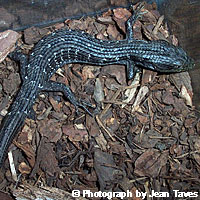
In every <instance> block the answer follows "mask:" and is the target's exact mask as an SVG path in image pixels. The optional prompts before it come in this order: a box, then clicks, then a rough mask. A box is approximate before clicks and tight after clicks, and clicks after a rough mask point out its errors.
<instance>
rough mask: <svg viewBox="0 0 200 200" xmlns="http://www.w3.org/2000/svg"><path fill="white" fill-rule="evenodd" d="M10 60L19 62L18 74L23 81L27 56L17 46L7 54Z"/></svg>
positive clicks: (25, 74)
mask: <svg viewBox="0 0 200 200" xmlns="http://www.w3.org/2000/svg"><path fill="white" fill-rule="evenodd" d="M8 56H9V57H10V58H11V59H12V60H14V61H17V62H19V63H20V75H21V78H22V80H23V81H25V79H26V76H27V73H26V66H27V65H28V56H27V55H25V54H23V53H22V52H21V50H20V48H19V47H17V48H16V50H15V51H13V52H11V53H9V55H8Z"/></svg>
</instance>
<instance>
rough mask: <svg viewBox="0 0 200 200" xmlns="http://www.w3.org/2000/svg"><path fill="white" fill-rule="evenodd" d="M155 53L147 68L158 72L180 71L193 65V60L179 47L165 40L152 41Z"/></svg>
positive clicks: (186, 69)
mask: <svg viewBox="0 0 200 200" xmlns="http://www.w3.org/2000/svg"><path fill="white" fill-rule="evenodd" d="M154 43H155V45H157V47H155V49H158V50H157V52H156V51H155V52H156V53H155V55H153V56H154V59H153V62H151V63H149V64H150V66H149V68H151V69H153V70H155V71H159V72H164V73H167V72H170V73H171V72H182V71H188V70H189V69H192V68H193V67H194V65H195V64H194V60H193V59H192V58H190V57H189V56H188V55H187V53H186V52H185V51H184V50H183V49H182V48H181V47H177V46H174V45H172V44H170V43H168V42H166V41H159V40H158V41H154Z"/></svg>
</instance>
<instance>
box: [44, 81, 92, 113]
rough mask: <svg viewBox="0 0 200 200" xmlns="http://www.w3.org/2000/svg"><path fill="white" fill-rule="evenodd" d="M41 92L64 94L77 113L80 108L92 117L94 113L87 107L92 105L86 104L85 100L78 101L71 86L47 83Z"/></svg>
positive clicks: (52, 82)
mask: <svg viewBox="0 0 200 200" xmlns="http://www.w3.org/2000/svg"><path fill="white" fill-rule="evenodd" d="M41 91H51V92H62V93H63V94H64V96H65V97H66V98H67V99H68V100H69V101H70V102H71V103H72V104H73V105H74V106H75V108H76V111H78V107H81V108H83V109H84V110H85V111H86V112H87V113H88V114H89V115H91V116H92V113H91V112H90V111H89V110H88V109H87V107H86V106H89V107H92V105H91V104H89V103H86V102H84V101H83V100H78V99H77V98H76V97H75V95H74V94H73V92H72V91H71V89H70V88H69V86H67V85H65V84H63V83H58V82H54V81H48V82H47V83H45V86H43V87H42V88H41Z"/></svg>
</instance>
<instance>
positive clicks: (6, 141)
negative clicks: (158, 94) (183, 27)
mask: <svg viewBox="0 0 200 200" xmlns="http://www.w3.org/2000/svg"><path fill="white" fill-rule="evenodd" d="M140 9H141V6H140V7H139V8H138V9H136V10H135V12H134V14H133V15H132V16H131V17H130V18H129V20H128V21H127V35H126V39H124V40H120V41H103V40H99V39H95V38H93V37H92V36H90V35H88V34H86V33H84V32H80V31H75V30H59V31H57V32H54V33H51V34H50V35H48V36H46V37H45V38H43V39H41V40H40V41H39V42H38V43H37V45H36V46H35V48H34V50H33V51H32V53H31V54H30V56H29V58H28V57H27V56H25V55H23V54H21V53H20V52H19V51H18V50H16V51H15V52H13V53H11V54H10V57H11V58H12V59H14V60H18V61H20V67H21V70H20V71H21V76H22V81H23V82H22V86H21V89H20V91H19V92H18V94H17V96H16V98H15V101H14V102H13V104H12V105H11V107H10V109H9V112H8V114H7V115H6V117H5V118H4V120H3V122H2V124H1V129H0V164H1V165H2V163H3V161H4V157H5V153H6V151H7V149H8V147H9V145H10V143H11V142H12V139H13V138H14V137H15V135H16V134H17V132H18V130H19V129H20V128H21V127H22V126H23V123H24V120H25V118H26V117H30V115H31V113H32V112H33V109H32V106H33V104H34V102H35V99H36V98H37V96H38V94H39V93H40V92H41V91H61V92H63V93H64V95H65V96H66V97H67V98H68V99H69V101H70V102H71V103H72V104H74V105H75V106H76V107H77V106H82V107H84V105H83V104H82V103H81V102H80V101H78V100H77V99H76V98H75V96H74V94H73V93H72V92H71V90H70V88H69V87H68V86H66V85H64V84H61V83H57V82H53V81H50V78H51V76H52V75H53V74H54V73H55V72H56V71H57V69H58V68H60V67H62V66H63V65H64V64H68V63H87V64H93V65H100V66H103V65H110V64H116V63H117V64H124V65H126V67H127V77H128V79H132V78H133V77H134V74H135V72H136V71H137V68H138V67H144V68H147V69H152V70H155V71H159V72H181V71H186V70H188V69H190V68H192V67H193V66H194V62H193V60H192V59H191V58H190V57H188V56H187V54H186V52H185V51H184V50H183V49H182V48H180V47H176V46H174V45H171V44H169V43H168V42H166V41H144V40H135V39H134V38H133V30H132V26H133V24H134V22H135V21H136V19H137V18H138V16H139V14H140Z"/></svg>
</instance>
